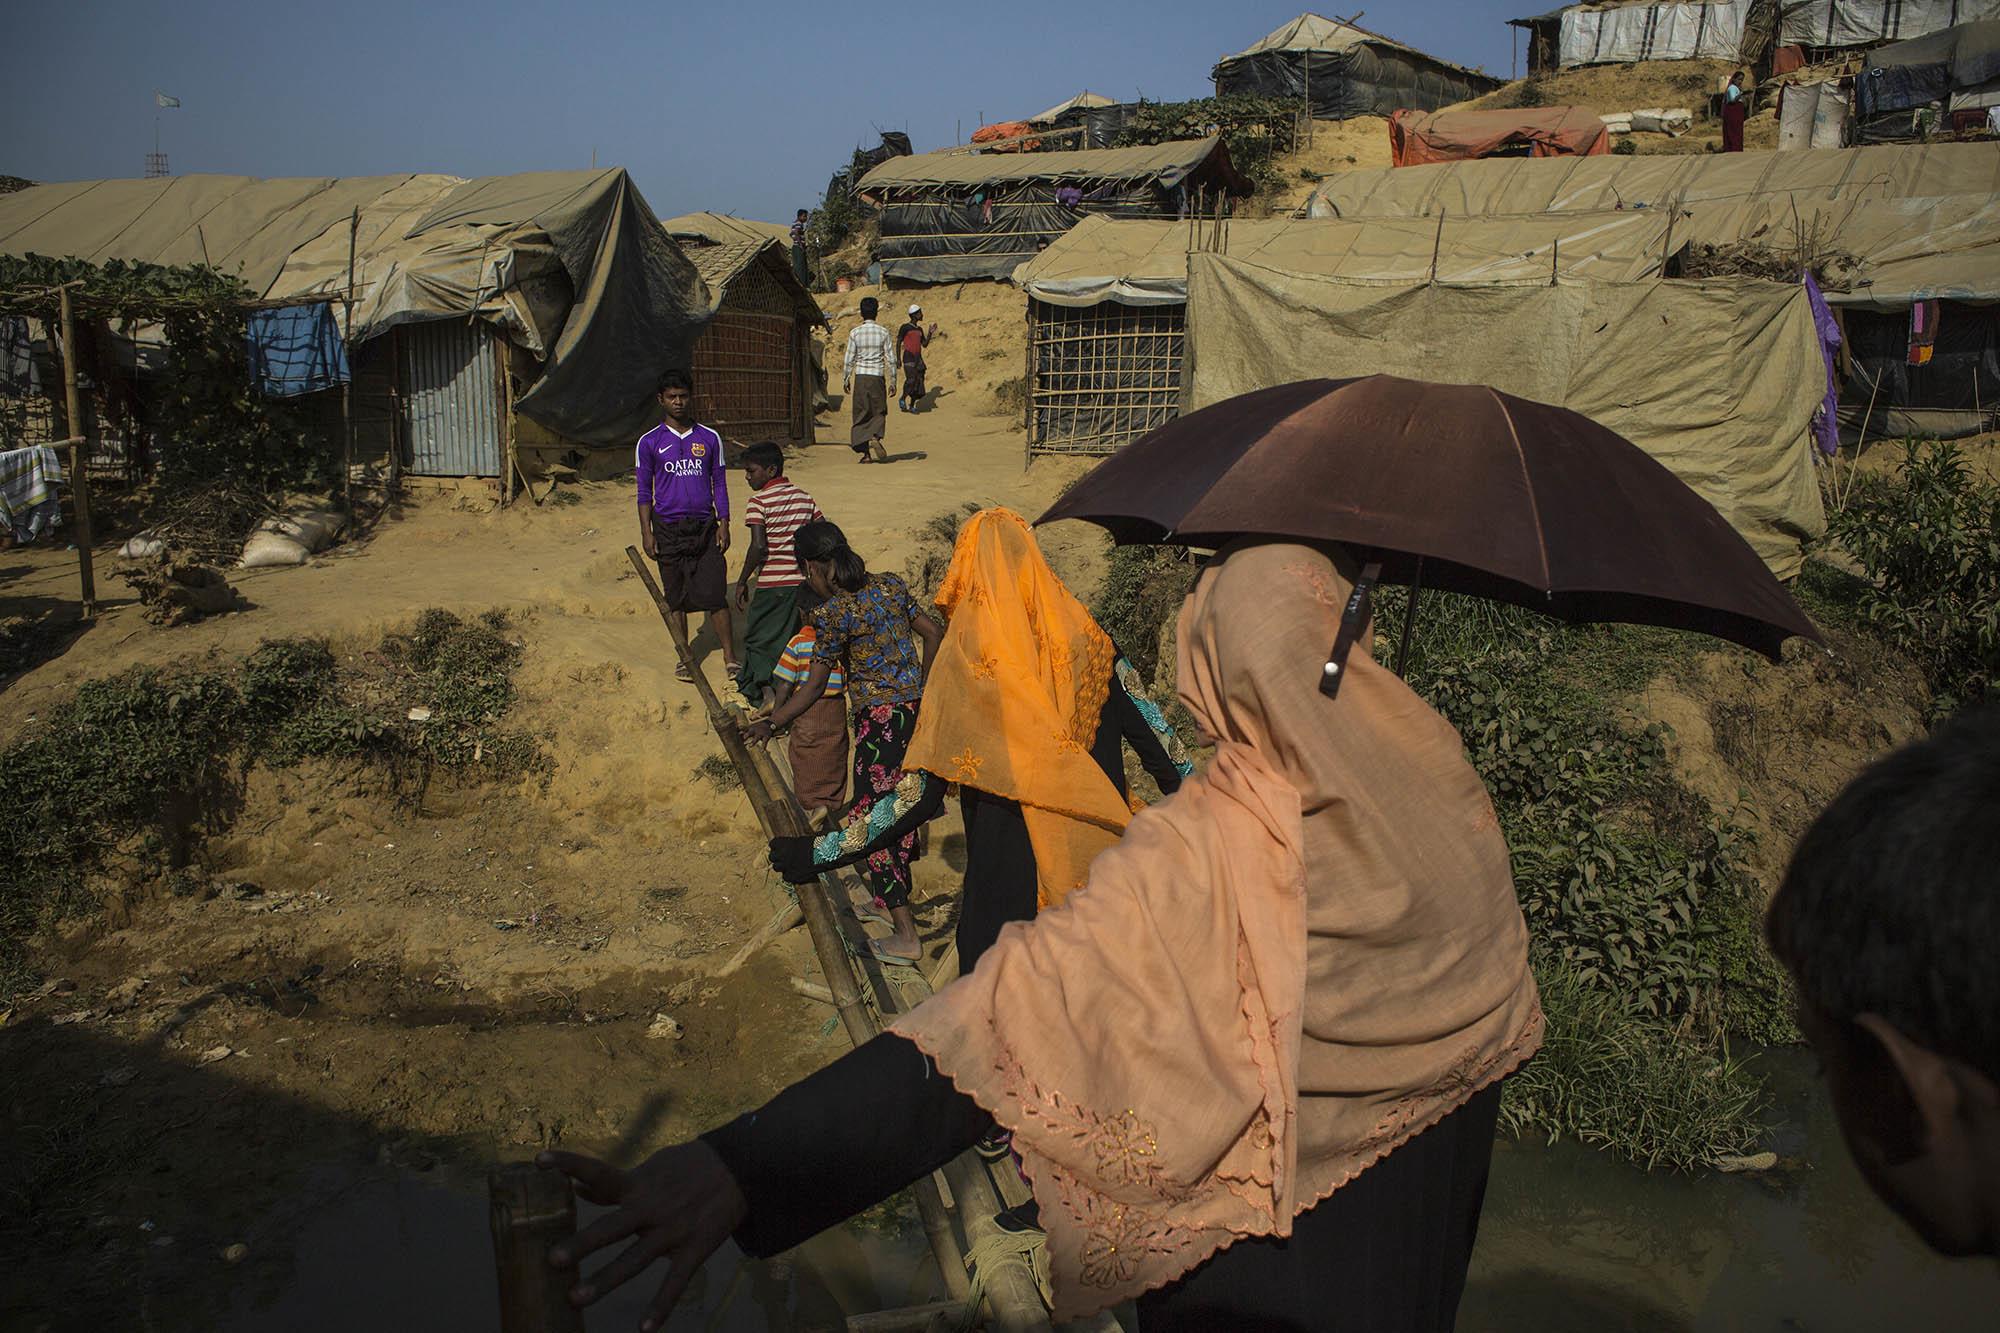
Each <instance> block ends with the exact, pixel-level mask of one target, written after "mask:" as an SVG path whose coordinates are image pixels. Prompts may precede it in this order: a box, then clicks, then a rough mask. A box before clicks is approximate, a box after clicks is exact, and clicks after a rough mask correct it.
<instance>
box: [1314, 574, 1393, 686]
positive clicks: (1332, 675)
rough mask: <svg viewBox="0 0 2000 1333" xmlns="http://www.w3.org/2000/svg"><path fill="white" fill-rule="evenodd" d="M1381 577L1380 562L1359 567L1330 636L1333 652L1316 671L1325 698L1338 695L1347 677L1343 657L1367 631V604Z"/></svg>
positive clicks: (1345, 656) (1368, 612) (1345, 658)
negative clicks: (1332, 634) (1337, 626)
mask: <svg viewBox="0 0 2000 1333" xmlns="http://www.w3.org/2000/svg"><path fill="white" fill-rule="evenodd" d="M1381 577H1382V562H1381V561H1380V560H1370V561H1369V562H1368V563H1367V564H1365V565H1363V566H1362V567H1361V577H1360V578H1358V579H1356V580H1354V591H1353V592H1350V593H1349V594H1347V606H1346V608H1345V609H1344V610H1342V611H1341V613H1340V632H1339V633H1338V634H1336V635H1334V637H1333V651H1332V652H1331V653H1328V654H1327V658H1326V665H1325V666H1324V667H1323V668H1321V669H1320V676H1319V692H1320V693H1321V694H1324V695H1325V696H1326V697H1327V698H1329V699H1333V698H1337V697H1338V696H1339V694H1340V682H1341V681H1343V680H1345V679H1346V678H1347V654H1348V653H1349V652H1350V651H1352V649H1353V648H1354V641H1355V640H1356V639H1358V638H1360V637H1361V631H1362V630H1363V629H1365V628H1367V625H1368V617H1369V614H1370V611H1369V601H1370V599H1371V597H1372V595H1373V593H1374V589H1375V580H1377V579H1379V578H1381Z"/></svg>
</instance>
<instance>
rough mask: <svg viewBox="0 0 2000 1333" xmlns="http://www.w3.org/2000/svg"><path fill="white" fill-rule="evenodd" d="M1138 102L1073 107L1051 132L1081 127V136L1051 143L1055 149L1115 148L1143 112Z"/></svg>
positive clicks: (1068, 137)
mask: <svg viewBox="0 0 2000 1333" xmlns="http://www.w3.org/2000/svg"><path fill="white" fill-rule="evenodd" d="M1139 106H1140V104H1139V103H1138V102H1118V103H1115V104H1113V105H1111V106H1089V107H1084V106H1077V107H1071V108H1070V109H1069V110H1067V111H1065V112H1063V113H1062V114H1061V115H1060V116H1057V117H1056V118H1055V122H1054V123H1053V124H1052V125H1051V126H1050V128H1051V129H1057V130H1073V129H1077V128H1079V127H1081V128H1082V130H1083V133H1082V134H1081V135H1080V136H1064V137H1063V138H1062V139H1061V140H1053V139H1052V140H1049V141H1048V143H1049V147H1050V148H1051V149H1068V148H1115V147H1118V136H1119V134H1120V133H1121V132H1123V130H1124V129H1125V126H1126V125H1127V124H1129V123H1130V122H1131V120H1132V116H1133V114H1134V113H1135V112H1137V111H1138V110H1139Z"/></svg>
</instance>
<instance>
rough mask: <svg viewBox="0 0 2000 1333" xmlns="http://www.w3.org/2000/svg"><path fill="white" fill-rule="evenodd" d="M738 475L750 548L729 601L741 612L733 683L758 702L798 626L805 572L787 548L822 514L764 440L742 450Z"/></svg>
mask: <svg viewBox="0 0 2000 1333" xmlns="http://www.w3.org/2000/svg"><path fill="white" fill-rule="evenodd" d="M743 476H744V479H745V480H747V481H748V482H749V483H750V489H751V490H752V491H753V492H754V494H752V495H751V497H750V502H749V503H748V504H746V505H744V506H743V525H744V527H746V528H747V529H749V532H750V548H749V550H747V551H746V552H744V555H743V572H742V573H741V574H740V575H738V576H737V579H736V595H735V596H734V597H733V598H732V599H731V601H732V602H733V604H734V605H735V607H736V609H737V610H739V611H742V612H743V613H744V616H743V670H742V672H741V673H740V674H738V676H737V677H736V684H737V687H738V688H739V689H741V690H742V691H743V697H744V698H746V699H748V700H749V701H750V702H751V704H752V705H754V706H761V705H762V704H763V702H764V692H765V691H766V690H768V689H770V688H771V671H772V669H773V668H774V667H776V666H777V665H778V656H779V654H781V653H783V652H784V651H785V644H786V643H788V642H789V641H790V640H791V637H792V634H793V631H795V630H797V629H798V626H799V607H798V599H799V588H800V586H801V585H803V584H804V583H805V581H806V576H805V571H804V570H802V569H800V568H799V558H798V556H797V554H796V553H794V552H793V550H792V535H793V534H794V533H796V532H797V531H798V530H799V529H800V528H802V527H804V526H805V525H806V524H808V523H810V522H812V521H813V520H814V519H816V518H820V517H823V515H821V513H820V512H819V506H818V505H816V504H814V503H813V498H812V497H811V496H810V495H807V494H806V493H805V492H804V491H802V490H800V489H799V488H798V487H797V486H794V485H793V484H792V483H791V482H790V481H788V480H786V478H785V451H784V450H782V449H780V448H779V447H778V446H777V445H775V444H773V443H771V442H770V441H768V440H765V441H761V442H759V443H757V444H753V445H751V446H750V447H749V448H748V449H745V450H744V451H743ZM752 580H755V582H756V594H755V595H754V596H753V595H752V594H751V591H750V589H751V581H752Z"/></svg>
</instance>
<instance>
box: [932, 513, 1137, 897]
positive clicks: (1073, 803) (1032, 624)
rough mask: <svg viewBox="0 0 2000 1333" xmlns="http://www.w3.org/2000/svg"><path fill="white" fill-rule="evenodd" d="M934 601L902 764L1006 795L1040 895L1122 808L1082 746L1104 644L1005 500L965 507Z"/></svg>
mask: <svg viewBox="0 0 2000 1333" xmlns="http://www.w3.org/2000/svg"><path fill="white" fill-rule="evenodd" d="M937 604H938V606H939V607H941V608H942V609H943V610H944V612H945V614H946V615H947V616H949V617H950V624H949V626H948V628H947V629H946V630H945V635H944V641H943V642H942V643H940V644H939V645H938V650H937V656H936V658H935V660H933V661H932V663H931V670H930V676H929V678H928V679H927V680H926V681H925V683H924V703H923V708H922V709H921V710H919V712H918V714H917V731H916V735H915V736H914V737H913V738H912V739H911V741H910V748H909V752H908V753H907V754H906V755H904V757H903V767H904V768H906V769H908V768H919V769H922V770H923V771H924V772H926V773H933V774H935V775H937V776H938V777H940V778H943V779H944V780H945V781H947V782H956V783H961V784H963V785H965V786H968V787H976V788H978V789H979V790H980V791H984V792H991V793H992V794H993V795H995V796H1003V797H1006V798H1007V799H1009V800H1013V801H1018V802H1020V804H1021V813H1022V816H1023V818H1024V819H1025V820H1026V822H1027V825H1028V840H1029V841H1030V842H1031V843H1032V844H1033V845H1034V849H1035V866H1036V869H1037V871H1038V877H1039V884H1038V885H1037V900H1038V902H1039V904H1040V905H1041V906H1042V907H1052V906H1054V905H1055V904H1057V903H1060V902H1061V901H1062V900H1063V899H1064V898H1065V897H1067V896H1068V895H1069V893H1070V890H1072V889H1074V888H1076V887H1078V886H1079V885H1081V884H1082V883H1083V880H1084V876H1085V875H1086V874H1087V873H1088V871H1089V869H1090V863H1091V861H1093V860H1094V859H1096V857H1097V855H1098V854H1099V853H1100V852H1103V851H1104V850H1105V849H1106V848H1109V847H1110V846H1112V845H1113V844H1114V843H1116V842H1117V841H1118V835H1119V834H1120V833H1122V832H1124V829H1125V825H1126V823H1127V822H1129V821H1130V819H1131V817H1132V812H1131V809H1130V807H1129V806H1127V804H1126V803H1125V800H1124V798H1123V797H1121V796H1119V794H1118V789H1117V787H1115V786H1113V785H1112V782H1111V779H1109V778H1107V777H1105V776H1104V770H1103V769H1101V768H1099V767H1098V766H1097V761H1096V760H1094V759H1092V758H1091V757H1090V743H1091V739H1092V738H1093V737H1094V736H1096V734H1097V723H1098V718H1099V714H1100V713H1101V712H1102V710H1103V708H1104V699H1105V696H1106V694H1107V693H1108V692H1109V691H1110V688H1111V672H1112V668H1113V665H1114V664H1115V662H1116V660H1117V650H1116V649H1115V648H1113V647H1112V645H1111V638H1110V636H1109V635H1107V634H1105V632H1104V631H1103V630H1102V629H1100V628H1098V625H1097V622H1096V621H1095V620H1092V619H1091V618H1090V612H1088V611H1086V610H1085V609H1084V606H1083V603H1082V602H1079V601H1078V600H1077V599H1076V595H1075V594H1074V593H1072V592H1071V591H1070V590H1069V589H1068V588H1067V587H1065V586H1064V585H1063V581H1062V580H1061V579H1059V578H1057V577H1056V574H1055V571H1054V570H1052V569H1050V568H1049V564H1048V561H1047V560H1045V559H1043V557H1042V552H1041V548H1040V547H1038V546H1036V545H1035V537H1034V533H1033V532H1031V531H1030V530H1029V528H1028V524H1027V521H1026V520H1025V519H1023V518H1022V517H1021V516H1020V515H1019V514H1017V513H1015V512H1014V511H1013V510H1011V509H985V510H981V511H980V512H979V513H977V514H974V515H973V516H972V517H971V518H970V519H968V520H966V523H965V526H964V527H963V528H961V529H960V530H959V534H958V544H957V546H956V547H955V548H954V549H953V551H952V557H951V568H950V569H949V570H947V571H946V572H945V578H944V585H943V586H942V587H941V588H939V589H938V595H937Z"/></svg>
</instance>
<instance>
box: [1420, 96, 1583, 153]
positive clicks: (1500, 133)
mask: <svg viewBox="0 0 2000 1333" xmlns="http://www.w3.org/2000/svg"><path fill="white" fill-rule="evenodd" d="M1522 148H1526V149H1527V154H1526V155H1527V156H1529V157H1588V156H1591V155H1593V154H1596V153H1608V152H1610V151H1611V134H1610V131H1608V130H1606V129H1605V128H1604V122H1603V121H1602V120H1600V119H1598V116H1597V113H1596V112H1595V111H1592V110H1590V109H1589V108H1588V107H1581V106H1543V107H1523V108H1516V109H1511V110H1506V111H1395V112H1391V113H1390V115H1389V160H1390V163H1391V164H1392V165H1394V166H1398V167H1414V166H1419V165H1421V164H1423V163H1425V162H1458V161H1463V160H1464V159H1466V158H1472V157H1496V156H1499V155H1502V154H1504V153H1507V152H1509V151H1510V150H1511V151H1514V152H1519V150H1520V149H1522Z"/></svg>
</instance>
